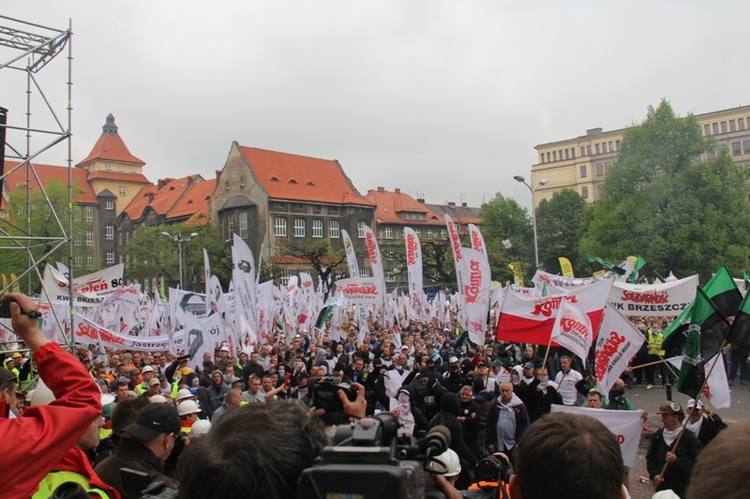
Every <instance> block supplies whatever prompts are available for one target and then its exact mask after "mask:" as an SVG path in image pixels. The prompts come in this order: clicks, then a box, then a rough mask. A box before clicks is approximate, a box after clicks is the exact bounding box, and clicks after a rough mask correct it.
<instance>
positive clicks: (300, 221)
mask: <svg viewBox="0 0 750 499" xmlns="http://www.w3.org/2000/svg"><path fill="white" fill-rule="evenodd" d="M294 237H305V219H304V218H295V219H294Z"/></svg>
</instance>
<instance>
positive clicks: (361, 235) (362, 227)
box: [357, 220, 365, 239]
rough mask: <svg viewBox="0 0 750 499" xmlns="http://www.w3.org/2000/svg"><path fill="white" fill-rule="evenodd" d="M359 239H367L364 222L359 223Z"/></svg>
mask: <svg viewBox="0 0 750 499" xmlns="http://www.w3.org/2000/svg"><path fill="white" fill-rule="evenodd" d="M357 237H358V238H360V239H364V238H365V222H364V221H363V220H360V221H358V222H357Z"/></svg>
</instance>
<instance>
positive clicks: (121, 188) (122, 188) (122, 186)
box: [120, 185, 128, 196]
mask: <svg viewBox="0 0 750 499" xmlns="http://www.w3.org/2000/svg"><path fill="white" fill-rule="evenodd" d="M127 193H128V191H127V189H125V186H124V185H121V186H120V196H125V195H126V194H127Z"/></svg>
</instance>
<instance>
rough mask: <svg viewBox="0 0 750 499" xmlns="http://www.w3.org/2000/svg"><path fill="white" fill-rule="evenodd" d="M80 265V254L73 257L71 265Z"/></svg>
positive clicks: (81, 260) (81, 261)
mask: <svg viewBox="0 0 750 499" xmlns="http://www.w3.org/2000/svg"><path fill="white" fill-rule="evenodd" d="M81 265H83V258H82V257H81V256H80V255H78V256H76V257H74V258H73V266H74V267H80V266H81Z"/></svg>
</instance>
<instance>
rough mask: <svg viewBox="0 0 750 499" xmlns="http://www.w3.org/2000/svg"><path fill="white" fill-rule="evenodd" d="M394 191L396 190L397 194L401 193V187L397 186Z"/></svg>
mask: <svg viewBox="0 0 750 499" xmlns="http://www.w3.org/2000/svg"><path fill="white" fill-rule="evenodd" d="M393 192H395V193H396V194H401V189H399V188H398V187H396V188H395V189H393Z"/></svg>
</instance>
